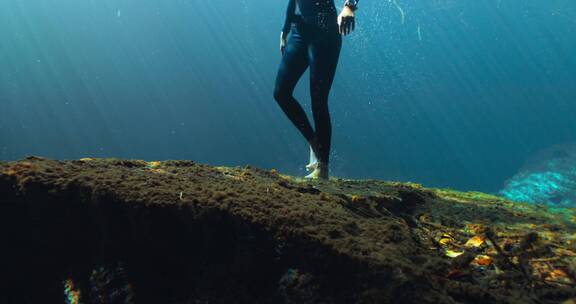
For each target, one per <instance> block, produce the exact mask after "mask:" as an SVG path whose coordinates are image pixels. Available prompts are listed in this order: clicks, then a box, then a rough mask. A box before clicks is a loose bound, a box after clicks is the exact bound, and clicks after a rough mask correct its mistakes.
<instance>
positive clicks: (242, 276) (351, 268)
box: [0, 156, 576, 303]
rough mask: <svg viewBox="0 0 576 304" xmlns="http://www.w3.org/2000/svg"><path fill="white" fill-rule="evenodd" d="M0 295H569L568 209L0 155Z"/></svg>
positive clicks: (564, 298)
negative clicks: (13, 158)
mask: <svg viewBox="0 0 576 304" xmlns="http://www.w3.org/2000/svg"><path fill="white" fill-rule="evenodd" d="M0 209H1V210H0V231H1V238H2V240H3V244H2V250H1V252H0V256H1V257H2V258H1V259H0V267H1V268H0V269H2V272H0V303H576V302H575V301H576V285H575V282H576V278H575V273H576V236H575V235H576V223H575V219H576V212H575V211H574V209H562V208H549V207H545V206H539V205H534V204H522V203H512V202H510V201H507V200H505V199H503V198H501V197H495V196H491V195H487V194H482V193H478V192H468V193H462V192H457V191H452V190H449V189H432V188H425V187H422V186H421V185H418V184H413V183H399V182H384V181H377V180H345V179H337V178H334V179H331V180H330V181H329V182H319V181H304V180H301V179H297V178H294V177H290V176H285V175H281V174H279V173H278V172H276V171H275V170H271V171H266V170H261V169H258V168H252V167H244V168H239V167H235V168H226V167H212V166H208V165H203V164H198V163H194V162H192V161H178V160H174V161H161V162H145V161H141V160H122V159H92V158H86V159H81V160H66V161H59V160H50V159H45V158H42V157H34V156H32V157H28V158H26V159H23V160H20V161H14V162H0Z"/></svg>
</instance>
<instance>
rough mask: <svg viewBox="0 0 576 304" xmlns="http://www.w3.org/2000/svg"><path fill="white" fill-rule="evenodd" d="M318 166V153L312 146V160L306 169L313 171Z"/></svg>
mask: <svg viewBox="0 0 576 304" xmlns="http://www.w3.org/2000/svg"><path fill="white" fill-rule="evenodd" d="M317 167H318V159H317V158H316V154H315V153H314V150H313V149H312V146H310V162H309V163H308V164H307V165H306V171H313V170H315V169H316V168H317Z"/></svg>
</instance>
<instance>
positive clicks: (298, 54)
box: [274, 30, 316, 149]
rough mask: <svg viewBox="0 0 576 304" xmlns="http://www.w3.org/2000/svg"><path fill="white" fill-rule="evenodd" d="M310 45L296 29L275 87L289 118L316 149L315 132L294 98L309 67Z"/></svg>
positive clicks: (276, 94)
mask: <svg viewBox="0 0 576 304" xmlns="http://www.w3.org/2000/svg"><path fill="white" fill-rule="evenodd" d="M308 64H309V61H308V45H307V42H306V41H304V39H303V38H302V36H301V34H300V33H298V31H297V30H294V31H293V32H292V34H291V35H290V38H289V39H288V42H287V45H286V48H285V50H284V55H283V56H282V61H281V62H280V67H279V68H278V74H277V76H276V85H275V87H274V99H276V101H277V102H278V105H279V106H280V108H282V110H283V111H284V113H285V114H286V116H288V119H290V121H292V123H293V124H294V126H296V128H298V130H299V131H300V133H302V135H303V136H304V138H306V140H307V141H308V143H309V144H310V146H311V147H314V149H315V146H316V144H315V134H314V130H313V129H312V125H311V124H310V122H309V121H308V117H307V116H306V112H304V109H302V106H300V104H299V103H298V101H297V100H296V99H295V98H294V96H293V92H294V88H295V87H296V84H297V83H298V80H300V77H302V74H304V72H305V71H306V69H307V68H308Z"/></svg>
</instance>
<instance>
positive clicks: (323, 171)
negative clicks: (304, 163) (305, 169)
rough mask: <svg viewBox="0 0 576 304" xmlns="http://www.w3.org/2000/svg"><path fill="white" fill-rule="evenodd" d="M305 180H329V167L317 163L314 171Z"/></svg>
mask: <svg viewBox="0 0 576 304" xmlns="http://www.w3.org/2000/svg"><path fill="white" fill-rule="evenodd" d="M304 178H308V179H323V180H328V166H326V165H324V164H321V163H317V164H316V167H315V168H314V171H312V173H310V174H308V175H306V176H305V177H304Z"/></svg>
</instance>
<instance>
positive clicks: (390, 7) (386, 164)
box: [0, 0, 576, 193]
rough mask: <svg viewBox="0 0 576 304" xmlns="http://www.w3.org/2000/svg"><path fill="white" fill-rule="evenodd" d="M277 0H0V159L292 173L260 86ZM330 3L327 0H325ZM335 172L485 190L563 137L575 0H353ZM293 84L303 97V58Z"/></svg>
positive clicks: (270, 52) (272, 46)
mask: <svg viewBox="0 0 576 304" xmlns="http://www.w3.org/2000/svg"><path fill="white" fill-rule="evenodd" d="M285 6H286V1H284V0H267V1H253V0H210V1H198V0H187V1H185V0H170V1H165V0H147V1H136V0H116V1H112V0H98V1H96V0H86V1H78V0H2V1H0V37H1V39H0V159H2V160H15V159H20V158H23V157H24V156H26V155H41V156H46V157H50V158H58V159H72V158H81V157H121V158H132V159H146V160H163V159H191V160H195V161H198V162H202V163H208V164H213V165H227V166H235V165H246V164H251V165H254V166H258V167H263V168H276V169H278V170H279V171H281V172H284V173H287V174H294V175H302V174H305V171H304V165H305V164H306V162H307V157H308V147H307V145H306V143H305V141H304V139H303V138H301V137H300V135H299V134H298V132H297V131H296V129H295V128H294V127H293V126H292V125H291V124H290V122H289V121H288V119H287V118H286V117H285V116H284V114H283V113H282V111H281V110H280V108H279V107H278V105H277V104H276V102H275V101H274V99H273V98H272V90H273V84H274V78H275V75H276V69H277V66H278V63H279V60H280V53H279V50H278V39H279V32H280V29H281V26H282V22H283V18H284V15H283V14H284V10H285ZM338 6H339V7H340V3H338ZM357 22H358V26H357V30H356V32H354V33H353V34H352V35H351V36H349V37H345V39H344V46H343V50H342V55H341V59H340V63H339V66H338V71H337V76H336V79H335V82H334V87H333V90H332V92H331V100H330V107H331V113H332V120H333V127H334V129H333V154H332V164H331V168H332V174H333V175H336V176H341V177H347V178H379V179H386V180H400V181H413V182H419V183H423V184H424V185H426V186H431V187H451V188H455V189H461V190H479V191H485V192H492V193H495V192H496V191H498V190H500V189H502V188H503V187H504V183H505V181H506V180H508V179H509V178H511V177H512V176H514V175H515V174H517V173H518V172H519V171H520V170H521V168H523V166H524V165H525V163H526V161H527V160H528V159H529V158H530V156H531V155H534V154H535V153H537V152H538V151H541V150H543V149H546V148H548V147H550V146H553V145H561V144H570V143H574V142H576V127H575V124H574V120H575V118H576V102H575V100H576V2H574V1H573V0H538V1H536V0H479V1H465V0H428V1H416V0H396V1H388V0H377V1H376V0H363V1H361V2H360V10H359V11H358V14H357ZM296 97H297V98H298V99H299V100H300V101H301V103H302V104H303V105H304V106H305V107H306V109H307V110H309V105H310V103H309V97H308V75H307V74H306V75H305V76H304V78H302V80H301V82H300V84H299V87H298V88H297V92H296Z"/></svg>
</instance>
